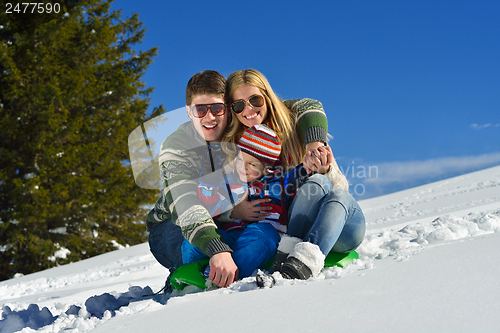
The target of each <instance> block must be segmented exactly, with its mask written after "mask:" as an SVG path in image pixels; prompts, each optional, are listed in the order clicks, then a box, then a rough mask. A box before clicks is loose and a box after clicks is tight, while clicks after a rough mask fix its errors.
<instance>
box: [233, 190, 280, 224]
mask: <svg viewBox="0 0 500 333" xmlns="http://www.w3.org/2000/svg"><path fill="white" fill-rule="evenodd" d="M249 193H250V192H249V191H248V190H247V191H246V192H245V195H244V196H243V198H242V200H241V202H240V203H238V204H236V206H234V208H233V212H232V213H231V218H233V219H239V220H242V221H249V222H258V221H262V220H263V219H264V218H266V217H267V216H269V215H270V214H269V213H266V212H265V211H266V210H270V209H272V207H269V206H267V207H266V206H264V207H257V206H258V205H260V204H264V203H267V202H270V201H271V199H269V198H267V199H265V198H264V199H257V200H254V201H248V194H249Z"/></svg>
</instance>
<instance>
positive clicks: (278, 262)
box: [273, 235, 302, 272]
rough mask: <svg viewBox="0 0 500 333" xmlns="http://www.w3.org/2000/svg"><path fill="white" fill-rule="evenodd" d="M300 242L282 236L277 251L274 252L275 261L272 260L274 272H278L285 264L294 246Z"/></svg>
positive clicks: (296, 239) (299, 240) (287, 236)
mask: <svg viewBox="0 0 500 333" xmlns="http://www.w3.org/2000/svg"><path fill="white" fill-rule="evenodd" d="M300 242H302V239H300V238H297V237H292V236H289V235H283V237H281V240H280V243H279V245H278V251H277V252H276V259H274V265H273V268H274V272H278V271H279V270H280V269H281V266H282V265H283V263H284V262H285V260H286V258H287V257H288V255H289V254H290V252H292V251H293V249H294V248H295V245H297V244H298V243H300Z"/></svg>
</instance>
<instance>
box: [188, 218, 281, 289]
mask: <svg viewBox="0 0 500 333" xmlns="http://www.w3.org/2000/svg"><path fill="white" fill-rule="evenodd" d="M219 233H220V234H221V235H222V237H223V238H224V242H225V243H226V244H227V245H229V247H230V248H231V249H232V250H233V255H232V256H233V260H234V263H235V264H236V266H238V272H239V273H238V276H239V278H240V279H242V278H245V277H248V276H250V275H252V273H253V271H255V270H256V269H257V268H262V266H264V265H265V264H266V263H267V262H268V261H269V260H271V259H272V258H274V256H275V255H276V250H277V248H278V243H279V241H280V239H281V238H280V236H279V234H278V232H277V231H276V229H275V228H274V227H273V226H272V225H270V224H268V223H253V224H250V225H248V226H247V227H246V228H245V229H244V230H242V231H234V230H233V231H229V232H228V231H224V230H220V229H219ZM207 258H208V256H207V255H206V254H204V253H203V252H202V251H201V250H200V249H199V248H197V247H196V246H194V245H192V244H191V243H189V242H188V241H187V240H184V242H183V243H182V261H183V262H184V263H189V262H193V261H195V260H201V259H207Z"/></svg>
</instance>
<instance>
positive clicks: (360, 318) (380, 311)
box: [0, 166, 500, 333]
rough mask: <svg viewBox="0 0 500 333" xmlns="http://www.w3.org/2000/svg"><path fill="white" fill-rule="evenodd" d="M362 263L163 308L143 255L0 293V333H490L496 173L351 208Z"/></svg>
mask: <svg viewBox="0 0 500 333" xmlns="http://www.w3.org/2000/svg"><path fill="white" fill-rule="evenodd" d="M360 204H361V207H362V208H363V210H364V212H365V215H366V217H367V223H368V224H367V235H366V238H365V241H364V242H363V244H362V246H361V247H360V248H359V249H358V252H359V253H360V256H361V259H360V260H358V261H356V262H355V263H354V264H351V265H349V266H347V267H345V268H344V269H340V268H329V269H326V270H324V271H323V273H322V275H321V276H320V277H319V278H317V279H314V280H309V281H285V280H281V281H278V283H277V285H276V286H275V287H274V288H272V289H258V288H257V287H256V286H255V284H254V281H253V279H251V278H248V279H244V280H242V281H238V282H236V283H234V284H233V285H232V286H230V287H229V288H227V289H218V290H212V291H209V292H198V293H193V292H195V291H197V290H195V288H186V289H187V290H185V291H183V292H182V293H179V292H176V293H175V294H173V295H172V296H171V297H166V296H165V295H163V294H160V295H156V296H145V295H150V294H152V292H154V291H158V290H160V289H161V288H162V286H163V283H164V281H165V279H166V276H167V274H168V273H167V270H166V269H165V268H163V267H161V266H160V265H159V264H157V263H156V261H155V260H154V258H153V256H152V255H151V254H150V253H149V249H148V246H147V244H141V245H137V246H133V247H127V248H125V249H123V250H117V251H114V252H111V253H107V254H104V255H101V256H98V257H95V258H91V259H88V260H84V261H81V262H77V263H73V264H69V265H65V266H61V267H57V268H53V269H49V270H46V271H43V272H39V273H35V274H31V275H28V276H24V277H20V278H17V279H12V280H8V281H3V282H0V307H2V310H1V311H2V312H1V317H0V332H1V333H7V332H16V331H20V330H22V332H35V331H36V332H61V331H68V332H87V331H95V332H106V333H111V332H134V333H136V332H146V331H160V332H162V331H182V332H199V331H203V332H226V331H234V330H237V331H238V332H255V331H256V330H257V331H290V332H302V331H315V332H331V331H340V332H346V331H355V332H374V331H375V332H401V331H404V332H412V331H415V332H417V331H418V332H422V331H426V332H427V331H435V332H443V331H451V332H471V331H474V332H476V331H477V332H488V331H489V332H498V331H500V319H499V318H498V313H499V312H500V282H499V281H500V280H499V279H498V276H500V258H499V252H500V251H499V250H500V166H499V167H494V168H490V169H486V170H482V171H479V172H474V173H471V174H467V175H463V176H459V177H455V178H452V179H448V180H443V181H440V182H437V183H433V184H428V185H424V186H420V187H417V188H414V189H409V190H405V191H402V192H398V193H394V194H390V195H386V196H383V197H378V198H373V199H369V200H365V201H361V202H360Z"/></svg>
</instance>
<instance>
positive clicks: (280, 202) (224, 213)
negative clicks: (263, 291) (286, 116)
mask: <svg viewBox="0 0 500 333" xmlns="http://www.w3.org/2000/svg"><path fill="white" fill-rule="evenodd" d="M238 149H239V150H240V152H239V154H238V156H237V157H236V159H235V161H234V166H235V172H233V173H228V174H227V175H224V177H222V173H219V176H218V178H219V179H220V180H221V181H218V182H217V181H214V180H213V179H214V178H217V176H215V175H216V173H212V174H207V175H206V176H202V177H201V178H200V185H199V186H198V195H199V197H200V201H202V202H205V203H206V204H207V209H208V211H209V212H211V213H213V214H214V215H212V216H216V215H218V214H220V215H218V216H217V218H216V219H215V220H216V221H217V225H218V227H219V228H220V229H222V230H226V231H232V230H235V231H236V230H243V229H244V228H246V226H248V225H250V224H252V222H247V221H241V220H235V219H231V218H230V217H229V216H230V213H231V210H230V207H231V203H233V204H234V203H235V202H238V201H239V200H241V198H242V197H243V196H244V194H245V193H246V191H247V189H248V191H249V196H248V200H250V201H253V200H256V199H260V198H270V199H271V201H270V202H269V203H267V204H262V205H261V206H270V207H271V208H272V209H271V210H268V211H267V212H268V213H270V215H269V216H268V217H266V218H265V219H264V220H261V221H259V222H258V223H269V224H271V225H272V226H273V227H274V228H275V229H276V230H277V231H278V232H279V233H280V234H281V235H282V237H281V238H282V239H281V242H280V244H279V247H278V249H281V248H288V247H290V246H292V245H290V244H288V243H290V242H295V240H294V239H293V238H292V237H289V236H288V235H285V233H286V231H287V222H288V214H287V209H288V207H289V206H290V204H291V201H292V200H293V198H294V197H295V194H296V192H297V189H298V188H299V187H300V186H301V185H302V184H303V183H304V182H305V180H306V179H307V178H308V174H307V172H306V171H305V169H304V168H303V167H302V164H299V165H298V166H297V167H295V168H294V169H293V170H292V171H290V172H288V173H287V174H285V175H283V174H282V173H281V171H280V169H279V168H277V167H276V165H277V163H279V156H280V153H281V144H280V141H279V139H278V137H277V135H276V133H275V132H274V131H273V130H271V129H270V128H269V127H268V126H266V125H262V124H261V125H255V126H253V127H251V128H248V129H247V130H246V131H245V132H244V133H243V136H242V137H241V139H240V141H239V142H238ZM213 155H214V156H215V157H212V158H211V161H215V163H216V164H217V165H219V168H220V169H221V170H222V167H221V166H220V164H221V163H222V161H221V160H222V159H221V158H220V156H219V155H217V154H213ZM214 176H215V177H214ZM210 178H212V179H210ZM223 178H225V179H223ZM238 180H239V181H238ZM216 183H218V184H219V185H218V186H216V185H215V184H216ZM228 193H231V198H229V196H228V195H227V194H228ZM284 259H286V255H285V254H284V253H283V252H282V251H278V253H277V257H276V260H275V263H276V266H275V270H276V269H278V268H279V266H280V264H281V263H282V262H283V261H284Z"/></svg>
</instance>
